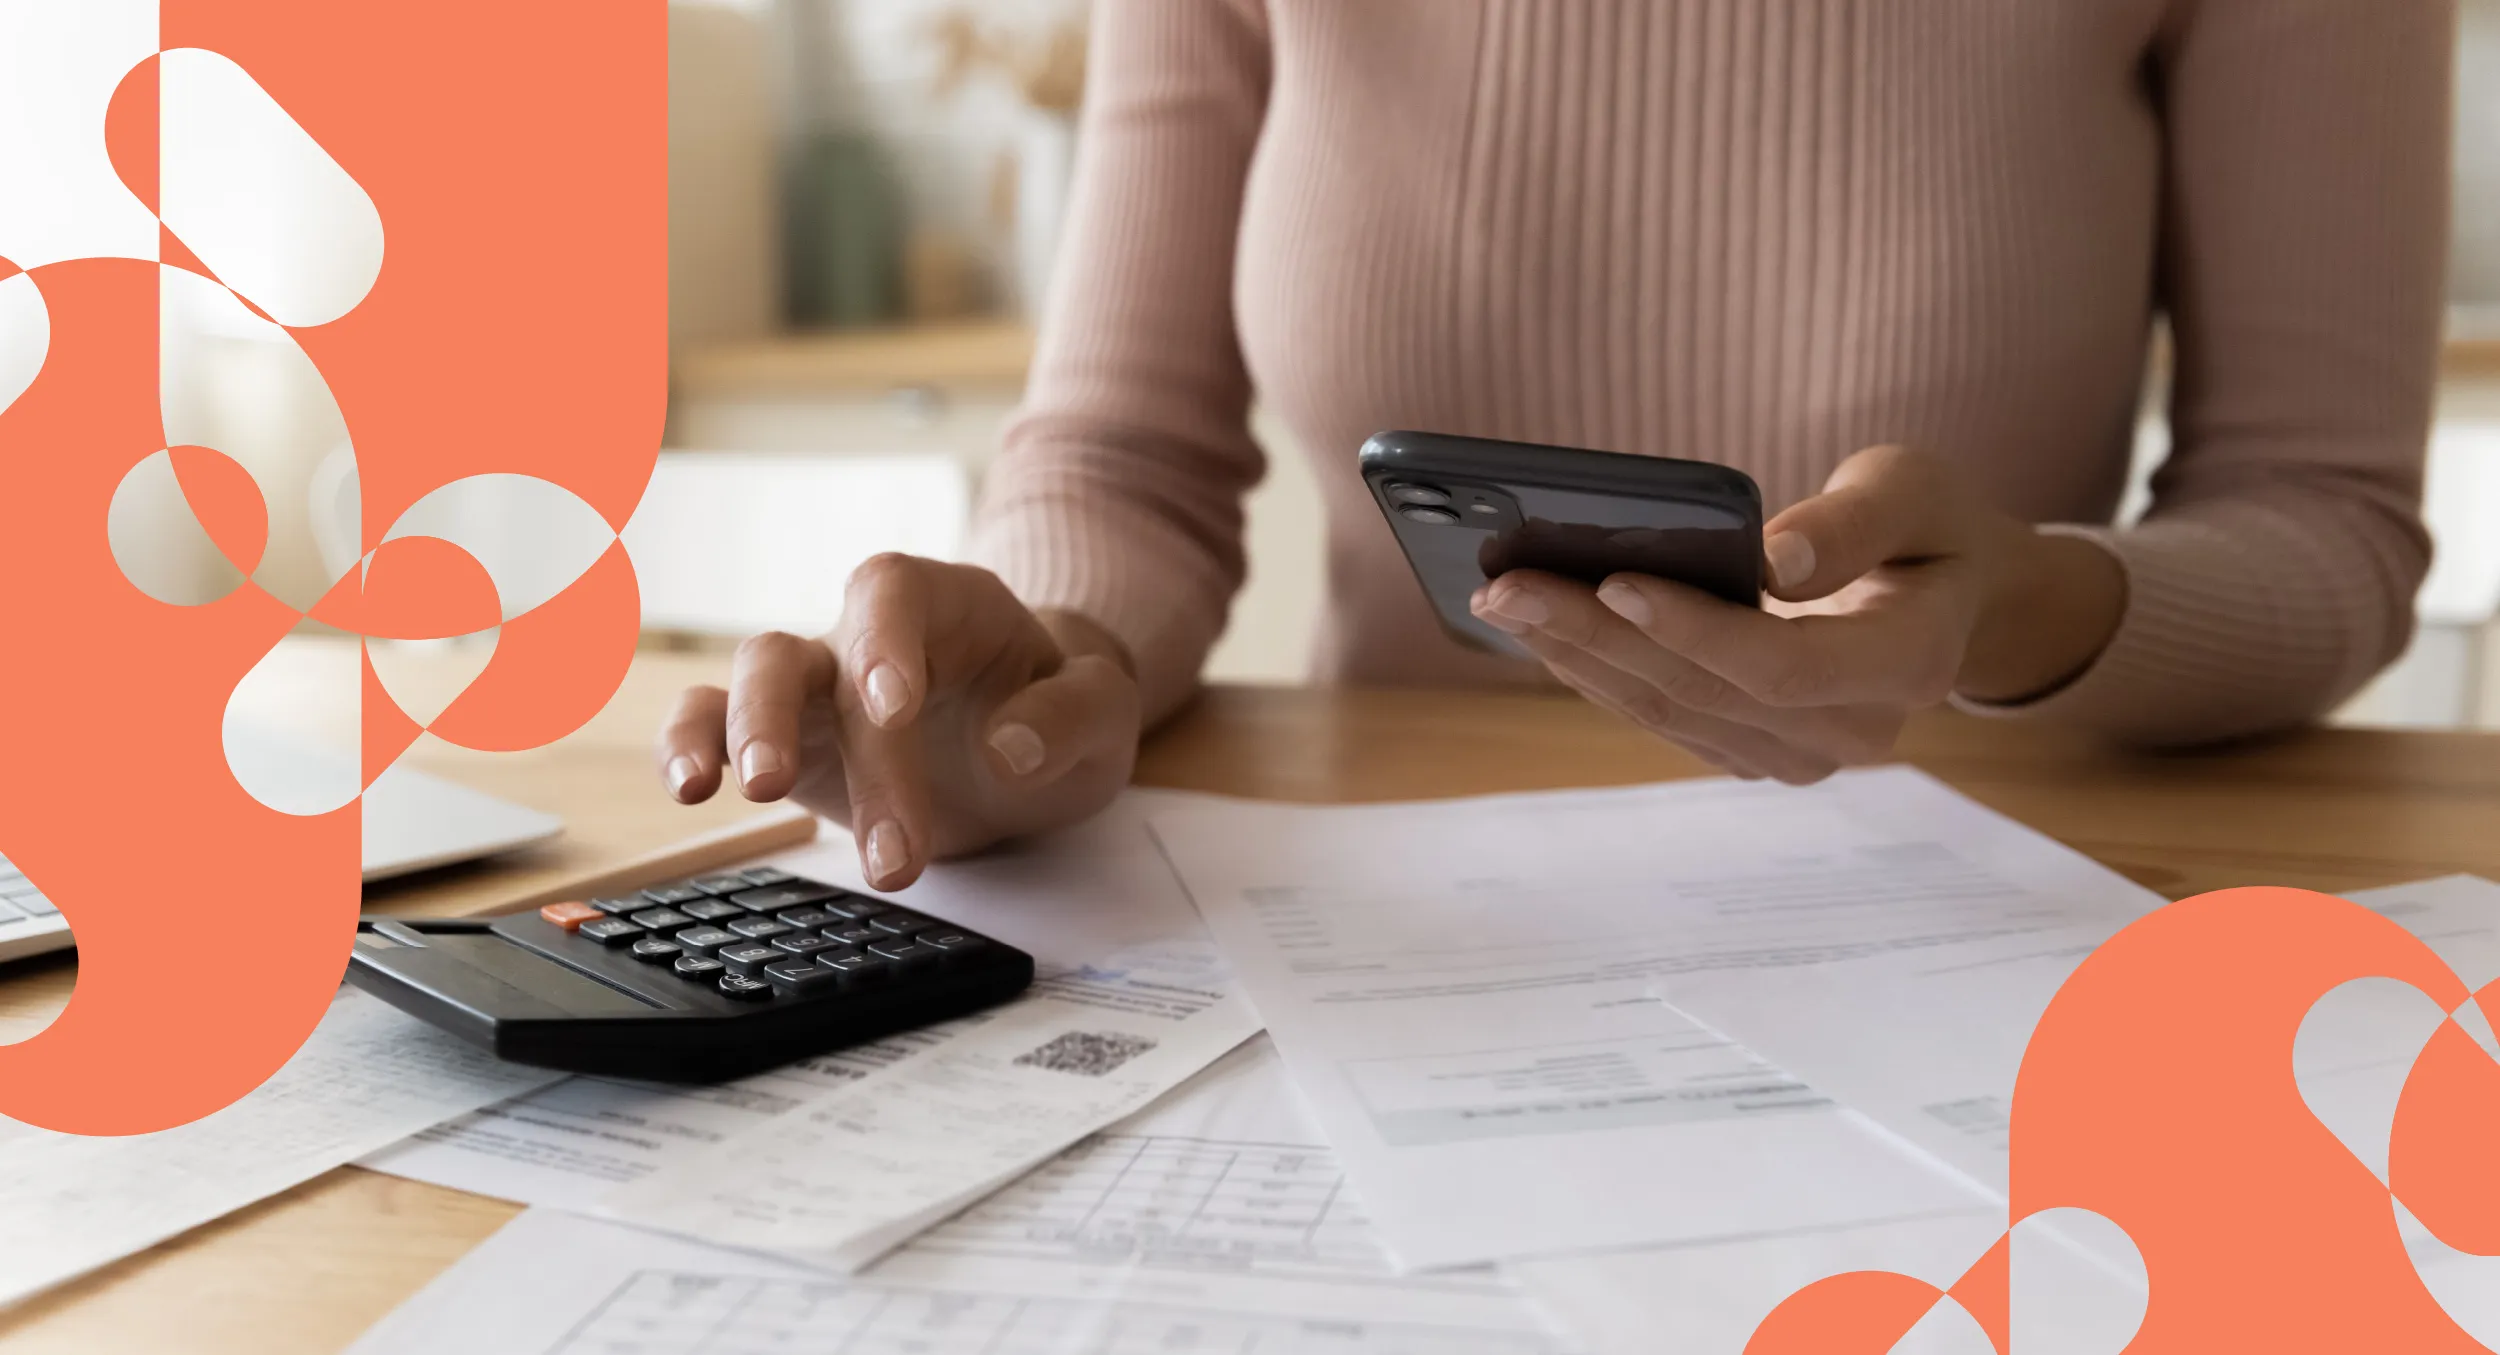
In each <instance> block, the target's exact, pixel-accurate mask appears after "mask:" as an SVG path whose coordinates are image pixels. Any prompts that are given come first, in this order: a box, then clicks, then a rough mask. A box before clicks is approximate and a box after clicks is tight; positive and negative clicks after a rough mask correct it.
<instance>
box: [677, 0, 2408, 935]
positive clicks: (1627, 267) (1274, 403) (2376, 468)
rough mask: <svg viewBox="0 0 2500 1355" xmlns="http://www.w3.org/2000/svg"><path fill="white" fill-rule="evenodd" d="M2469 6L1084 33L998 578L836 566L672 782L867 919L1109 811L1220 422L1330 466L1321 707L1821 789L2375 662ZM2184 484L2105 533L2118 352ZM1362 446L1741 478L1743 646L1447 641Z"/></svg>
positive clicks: (1104, 12)
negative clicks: (1974, 744) (2163, 382)
mask: <svg viewBox="0 0 2500 1355" xmlns="http://www.w3.org/2000/svg"><path fill="white" fill-rule="evenodd" d="M2453 22H2454V13H2453V4H2452V3H2451V0H2407V2H2406V3H2402V4H2391V3H2388V2H2387V0H2033V2H2032V3H2024V4H2008V3H2004V0H1793V2H1792V3H1780V4H1763V3H1756V2H1755V0H1354V2H1353V3H1349V2H1348V0H1101V2H1100V3H1099V4H1098V7H1097V13H1096V18H1095V28H1096V39H1095V47H1094V62H1093V71H1092V81H1093V84H1092V88H1091V91H1090V94H1089V98H1088V101H1087V108H1086V113H1085V119H1084V127H1083V142H1082V145H1083V151H1082V159H1083V163H1082V166H1081V169H1080V171H1079V174H1078V182H1077V186H1076V190H1075V198H1074V207H1073V209H1072V217H1071V219H1070V221H1069V222H1068V226H1067V231H1066V239H1067V240H1068V241H1069V247H1068V252H1067V254H1066V255H1065V256H1064V258H1063V261H1062V263H1061V265H1060V271H1059V274H1058V277H1057V281H1056V283H1055V290H1054V294H1053V299H1052V303H1051V307H1050V311H1049V314H1048V316H1047V319H1046V321H1045V324H1044V326H1043V333H1042V344H1041V351H1040V355H1039V358H1038V360H1037V363H1036V365H1035V369H1034V372H1033V376H1032V383H1031V387H1030V390H1029V392H1028V395H1027V398H1026V403H1025V406H1024V409H1023V411H1022V413H1021V415H1020V417H1019V418H1018V420H1017V421H1016V422H1015V424H1014V425H1013V427H1012V428H1011V430H1010V431H1009V433H1008V437H1007V454H1006V456H1005V457H1004V458H1003V460H1002V462H1001V464H1000V465H999V467H998V469H997V471H996V472H995V474H994V476H993V478H992V481H991V483H990V485H989V488H988V491H987V497H986V501H985V505H984V508H983V511H982V513H981V515H980V517H979V521H978V524H977V528H976V532H975V540H976V547H975V558H976V559H977V560H978V561H979V562H980V563H979V564H978V565H948V564H938V563H933V562H930V561H924V560H915V559H906V558H900V557H887V558H881V559H878V560H875V561H872V562H870V563H869V565H868V566H866V567H865V568H863V569H862V570H860V571H859V573H858V574H857V575H856V576H854V577H853V579H852V580H851V584H850V592H849V603H848V606H847V608H846V610H845V613H844V617H843V622H842V627H841V629H840V630H838V631H837V632H836V633H835V634H834V635H833V636H831V637H829V638H827V639H825V640H822V641H817V640H802V639H798V638H794V637H791V636H786V635H769V636H764V637H760V638H758V639H756V640H754V641H751V642H749V643H748V644H747V645H746V646H745V647H743V648H742V649H741V650H740V651H739V654H738V658H737V663H736V668H735V672H734V676H733V678H732V682H731V687H730V689H729V690H728V691H722V690H721V689H718V688H699V689H696V690H694V691H691V692H688V693H687V694H686V696H685V699H684V702H683V704H682V706H681V708H680V709H679V711H678V713H677V715H676V717H675V718H674V719H673V720H672V722H671V723H670V725H669V726H668V728H667V729H666V730H665V731H663V733H662V736H661V741H660V764H661V768H662V775H663V778H664V779H665V781H666V783H667V785H668V787H669V788H670V791H671V793H672V794H674V795H676V796H677V797H678V798H679V799H681V800H685V801H689V802H692V801H697V800H701V799H704V798H706V797H708V796H710V795H711V794H713V793H714V792H715V790H716V789H717V788H718V787H719V785H720V784H721V782H722V780H723V778H724V775H725V774H727V773H730V772H731V771H732V769H734V775H735V776H736V777H737V779H738V783H739V785H740V788H741V789H742V791H743V792H744V793H745V794H746V795H747V796H748V798H750V799H757V800H769V799H777V798H780V797H783V796H786V795H795V796H796V797H797V798H799V799H800V800H801V801H802V802H804V803H807V804H809V805H811V806H814V807H815V808H817V809H820V810H822V811H824V812H827V813H829V814H832V815H834V816H835V817H837V818H842V819H845V820H847V821H849V822H850V823H851V824H852V825H853V826H854V828H855V829H856V830H857V831H858V835H859V838H860V841H861V844H862V853H863V859H864V863H865V865H866V869H867V874H868V877H869V879H870V880H871V881H872V882H874V883H875V884H876V885H878V886H880V887H884V888H892V887H896V886H900V885H903V884H907V883H909V882H910V881H911V880H912V879H913V878H914V877H915V876H916V875H917V874H918V873H919V871H920V869H921V867H922V865H923V864H924V863H926V862H927V861H929V860H930V859H932V858H934V857H942V856H947V855H951V854H954V853H959V852H964V851H969V850H973V849H976V848H978V847H981V846H983V845H985V844H988V843H990V842H993V841H996V840H998V839H1001V838H1004V837H1008V836H1013V835H1017V834H1021V833H1026V832H1031V831H1036V830H1039V829H1045V828H1049V827H1054V826H1057V825H1059V824H1063V823H1066V822H1069V821H1072V820H1075V819H1078V818H1081V817H1083V816H1085V815H1087V814H1090V813H1092V812H1093V811H1094V810H1096V809H1098V808H1100V807H1101V806H1102V805H1103V804H1104V803H1106V802H1107V801H1108V800H1109V799H1110V797H1111V796H1113V795H1114V794H1116V793H1117V791H1118V790H1119V788H1120V786H1121V785H1123V784H1124V783H1125V782H1126V780H1127V779H1128V775H1129V771H1130V767H1131V763H1132V759H1133V757H1134V753H1135V750H1136V747H1137V743H1138V739H1139V737H1140V735H1141V732H1142V731H1144V730H1146V729H1150V728H1152V727H1153V725H1154V724H1155V722H1156V721H1158V720H1160V719H1162V718H1164V717H1165V716H1167V715H1169V714H1170V713H1171V712H1172V711H1173V710H1174V709H1176V708H1177V707H1178V706H1180V705H1181V704H1182V702H1183V701H1184V700H1185V699H1186V698H1187V697H1188V695H1189V693H1190V690H1191V688H1192V685H1193V683H1194V682H1195V680H1196V673H1197V670H1198V666H1199V663H1200V661H1201V660H1202V659H1203V657H1204V656H1205V654H1206V651H1207V649H1208V646H1209V645H1210V644H1211V643H1212V642H1213V641H1214V639H1215V637H1216V636H1217V634H1218V633H1219V632H1220V631H1221V630H1222V629H1223V625H1224V615H1225V609H1226V606H1227V604H1228V602H1229V600H1230V598H1231V597H1232V595H1233V593H1234V591H1235V589H1237V588H1238V587H1239V585H1240V583H1241V579H1242V554H1241V527H1242V521H1241V497H1242V494H1243V493H1244V491H1246V490H1247V489H1248V488H1249V487H1250V486H1251V485H1252V483H1253V482H1254V481H1256V480H1257V479H1258V477H1259V474H1260V472H1261V469H1262V464H1261V460H1260V454H1259V451H1258V449H1257V448H1256V446H1254V445H1253V443H1252V442H1251V440H1250V437H1249V435H1248V433H1247V431H1246V429H1245V426H1244V425H1245V413H1246V410H1247V407H1248V405H1249V402H1250V399H1251V395H1252V392H1253V391H1254V390H1255V391H1256V392H1257V394H1258V397H1259V399H1260V400H1262V401H1263V402H1264V403H1265V404H1266V405H1267V406H1268V407H1269V408H1271V409H1272V410H1274V411H1275V412H1276V413H1277V414H1279V415H1281V416H1282V419H1283V421H1284V422H1285V424H1286V425H1287V426H1288V427H1289V428H1290V429H1291V430H1292V432H1293V433H1294V435H1295V440H1296V441H1297V442H1298V443H1299V444H1300V445H1301V446H1302V447H1303V448H1305V449H1306V450H1307V451H1308V453H1309V454H1310V455H1312V456H1313V457H1315V458H1317V463H1318V466H1319V471H1320V478H1321V480H1322V482H1323V484H1324V485H1325V487H1326V493H1327V495H1328V528H1329V581H1330V582H1329V587H1330V594H1331V610H1330V614H1329V621H1328V625H1327V630H1326V633H1325V635H1324V637H1323V642H1322V645H1321V658H1320V660H1319V667H1320V673H1319V677H1320V678H1322V679H1323V680H1327V681H1338V682H1365V683H1383V684H1428V683H1430V684H1448V683H1516V682H1528V681H1553V680H1559V681H1560V682H1561V683H1563V684H1565V685H1567V686H1569V687H1571V688H1573V689H1575V690H1577V691H1579V692H1581V693H1582V694H1584V695H1586V696H1587V697H1588V698H1589V699H1591V700H1593V701H1596V702H1598V703H1600V704H1602V705H1605V706H1608V707H1611V708H1613V709H1615V710H1617V711H1620V712H1622V713H1623V714H1625V715H1627V716H1629V717H1630V718H1631V719H1632V720H1633V721H1635V722H1636V723H1637V724H1638V725H1640V726H1641V727H1642V728H1644V729H1646V730H1648V731H1650V732H1651V733H1653V734H1655V735H1657V736H1660V737H1664V738H1667V739H1671V740H1674V741H1675V742H1677V743H1679V744H1682V745H1684V746H1686V747H1688V748H1690V749H1692V750H1693V751H1695V752H1696V753H1698V754H1700V755H1701V756H1703V757H1705V758H1707V759H1709V760H1710V761H1712V762H1714V763H1716V764H1718V765H1719V766H1721V767H1724V768H1726V769H1728V770H1730V771H1732V772H1735V773H1738V774H1741V775H1747V776H1774V777H1778V778H1780V779H1782V780H1785V781H1791V782H1808V781H1812V780H1815V779H1817V778H1819V777H1822V776H1824V775H1827V774H1829V773H1830V772H1831V771H1832V770H1833V769H1834V768H1836V767H1838V766H1841V765H1844V764H1848V763H1856V762H1864V761H1868V760H1872V759H1877V758H1880V757H1882V756H1884V755H1885V753H1886V752H1887V750H1888V749H1889V748H1890V746H1891V743H1892V741H1893V739H1894V737H1895V735H1896V733H1897V732H1898V730H1899V729H1900V727H1901V723H1902V720H1903V718H1904V716H1905V715H1906V714H1907V713H1908V712H1910V711H1913V710H1916V709H1919V708H1921V707H1925V706H1930V705H1933V704H1936V703H1938V702H1940V701H1943V700H1945V699H1947V698H1948V697H1950V698H1953V699H1955V700H1958V701H1960V702H1962V703H1964V704H1966V705H1969V706H1971V707H1973V708H1976V709H1980V710H1984V711H1991V712H1995V713H1999V714H2002V715H2004V716H2007V717H2010V718H2019V719H2029V720H2050V721H2057V722H2059V723H2062V724H2067V725H2072V726H2076V727H2080V728H2084V729H2088V730H2092V731H2096V732H2098V733H2100V734H2103V735H2105V736H2108V737H2111V738H2114V739H2120V740H2126V741H2131V742H2138V743H2178V742H2188V741H2196V740H2206V739H2216V738H2222V737H2227V736H2231V735H2236V734H2242V733H2247V732H2251V731H2257V730H2263V729H2267V728H2272V727H2277V726H2282V725H2286V724H2291V723H2294V722H2297V721H2301V720H2305V719H2309V718H2312V717H2314V716H2316V715H2318V714H2320V713H2321V712H2324V711H2326V710H2328V709H2329V708H2331V707H2332V706H2333V705H2335V704H2336V703H2337V702H2338V701H2339V700H2341V699H2342V698H2343V697H2345V696H2346V695H2348V694H2349V693H2351V692H2352V691H2353V690H2354V689H2356V688H2357V687H2359V686H2360V685H2361V684H2362V682H2363V681H2365V680H2366V679H2367V678H2368V677H2369V676H2370V675H2371V674H2372V673H2374V672H2376V671H2377V670H2378V669H2379V668H2380V667H2382V666H2384V665H2385V664H2386V663H2387V662H2388V661H2389V660H2391V659H2393V658H2394V657H2395V656H2396V655H2397V654H2398V653H2400V652H2401V651H2402V650H2403V648H2404V647H2405V644H2406V643H2407V640H2408V638H2409V635H2410V631H2411V610H2410V600H2411V598H2412V595H2413V592H2414V590H2415V588H2416V586H2417V585H2418V584H2419V583H2420V581H2421V578H2422V575H2423V572H2424V570H2425V568H2426V567H2427V556H2428V548H2427V544H2426V541H2425V538H2424V534H2423V531H2422V528H2421V525H2420V522H2419V520H2418V508H2419V499H2420V492H2421V490H2420V486H2421V471H2422V456H2423V446H2424V442H2425V437H2426V430H2427V424H2428V419H2429V410H2430V405H2431V398H2432V383H2433V374H2434V367H2435V359H2436V343H2437V330H2438V324H2439V315H2440V308H2441V302H2440V280H2441V275H2440V260H2441V258H2442V256H2443V252H2444V251H2443V248H2442V243H2443V229H2444V222H2445V206H2446V204H2445V198H2446V179H2445V175H2446V167H2447V163H2448V160H2447V126H2448V116H2449V79H2448V75H2449V61H2450V56H2449V53H2450V44H2451V42H2452V40H2453V39H2452V26H2453ZM2157 318H2158V319H2162V320H2166V321H2167V324H2168V328H2169V331H2170V334H2171V336H2172V341H2173V343H2172V347H2173V350H2174V352H2175V358H2174V361H2173V363H2172V367H2173V370H2174V377H2173V397H2172V406H2171V421H2172V427H2173V430H2174V436H2175V447H2174V450H2173V453H2172V456H2171V458H2170V461H2169V463H2168V465H2167V468H2166V469H2165V470H2164V471H2163V473H2162V475H2161V477H2160V479H2159V480H2158V482H2157V484H2156V487H2155V503H2154V506H2153V509H2152V511H2151V513H2150V514H2149V515H2148V516H2147V517H2145V518H2144V520H2143V521H2142V523H2141V524H2140V525H2137V526H2133V527H2127V528H2113V527H2110V526H2108V525H2106V524H2107V523H2108V522H2109V520H2110V517H2111V515H2112V513H2113V511H2114V508H2115V505H2116V503H2117V500H2118V496H2119V493H2120V490H2121V486H2122V481H2123V479H2124V476H2125V472H2126V467H2127V460H2128V448H2129V442H2130V436H2131V431H2132V428H2133V426H2134V423H2135V417H2136V411H2137V408H2138V401H2139V391H2140V385H2141V382H2142V379H2143V373H2144V369H2145V366H2146V364H2145V353H2146V349H2147V340H2148V336H2149V335H2150V333H2151V332H2152V328H2153V325H2154V323H2155V321H2156V319H2157ZM1384 428H1424V429H1433V430H1437V431H1444V432H1454V433H1466V434H1474V435H1480V436H1487V437H1499V438H1510V439H1517V440H1522V441H1532V442H1545V443H1559V444H1565V445H1576V446H1588V447H1599V448H1605V449H1610V450H1616V451H1631V452H1645V453H1653V454H1658V455H1666V456H1678V457H1690V458H1698V459H1705V460H1714V461H1721V462H1725V463H1727V464H1730V465H1734V466H1737V467H1740V468H1742V469H1744V470H1746V471H1748V472H1750V473H1751V474H1752V475H1753V476H1754V477H1755V478H1756V479H1757V480H1758V481H1760V482H1761V484H1762V487H1763V491H1764V495H1765V498H1766V501H1767V502H1768V503H1769V504H1770V505H1772V506H1775V507H1778V506H1782V505H1784V506H1785V508H1784V511H1781V512H1779V513H1778V515H1777V516H1776V517H1774V518H1773V519H1772V520H1771V522H1770V523H1769V524H1768V527H1767V530H1766V537H1765V546H1764V553H1765V556H1766V563H1767V564H1768V566H1769V577H1770V578H1771V579H1772V581H1773V584H1772V588H1771V592H1772V593H1773V595H1774V597H1775V598H1776V599H1777V600H1778V602H1777V603H1775V604H1774V606H1773V607H1772V608H1771V609H1769V610H1766V611H1753V610H1749V609H1744V608H1738V607H1733V606H1729V605H1726V604H1724V603H1719V602H1716V601H1713V600H1711V599H1709V598H1706V597H1704V596H1702V595H1700V594H1698V593H1695V592H1692V591H1690V590H1686V589H1682V588H1678V587H1676V586H1674V585H1671V584H1667V583H1663V582H1661V581H1658V580H1655V579H1648V578H1639V577H1630V576H1621V577H1617V578H1615V579H1613V580H1610V581H1608V582H1607V583H1606V584H1605V586H1604V587H1602V588H1599V589H1596V590H1591V589H1588V588H1586V587H1582V586H1579V585H1576V584H1571V583H1567V582H1565V581H1562V580H1559V579H1556V578H1553V577H1550V576H1538V575H1528V574H1516V575H1509V576H1505V577H1503V578H1501V579H1498V580H1495V581H1493V582H1492V583H1491V584H1490V585H1488V586H1487V588H1486V589H1485V590H1483V591H1482V592H1480V593H1479V594H1478V595H1477V598H1476V608H1477V612H1478V614H1479V615H1481V616H1483V617H1485V618H1486V619H1487V620H1488V621H1490V622H1492V623H1493V624H1496V625H1498V626H1501V627H1502V628H1504V629H1506V630H1508V631H1511V632H1512V633H1514V634H1516V635H1518V636H1519V637H1520V638H1521V640H1522V641H1523V642H1524V644H1525V645H1526V647H1527V648H1529V649H1530V650H1532V651H1533V652H1534V653H1535V654H1536V655H1537V657H1538V658H1539V659H1540V660H1541V661H1542V662H1541V665H1531V664H1528V663H1526V662H1525V661H1519V660H1508V659H1502V658H1498V657H1495V656H1492V655H1489V654H1483V653H1477V652H1472V651H1469V650H1465V649H1462V648H1460V647H1459V646H1457V645H1456V644H1455V643H1453V642H1452V641H1450V640H1449V639H1447V638H1446V637H1445V636H1444V635H1443V634H1442V632H1441V631H1440V629H1439V628H1438V626H1437V625H1436V624H1435V623H1434V621H1433V619H1432V617H1431V614H1430V613H1429V611H1428V610H1427V609H1426V607H1425V604H1424V601H1423V598H1422V596H1421V595H1420V593H1419V591H1418V590H1417V588H1416V586H1415V583H1414V580H1413V577H1412V575H1411V574H1410V573H1409V572H1408V570H1407V568H1406V566H1405V565H1404V563H1403V562H1402V561H1401V560H1400V559H1399V558H1398V556H1397V554H1396V551H1395V547H1394V545H1393V544H1392V541H1391V538H1390V535H1389V533H1388V531H1387V530H1386V528H1385V527H1384V526H1383V525H1382V523H1381V521H1380V517H1379V514H1378V512H1377V510H1376V509H1375V508H1374V507H1373V506H1372V504H1371V503H1370V501H1369V500H1368V498H1367V497H1366V496H1365V495H1364V493H1363V491H1362V489H1361V486H1360V484H1359V482H1358V479H1357V477H1356V474H1355V469H1354V452H1355V449H1356V448H1357V447H1358V446H1359V445H1360V444H1361V443H1362V441H1363V439H1364V438H1365V436H1367V435H1368V434H1370V433H1372V432H1374V431H1376V430H1379V429H1384Z"/></svg>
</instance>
